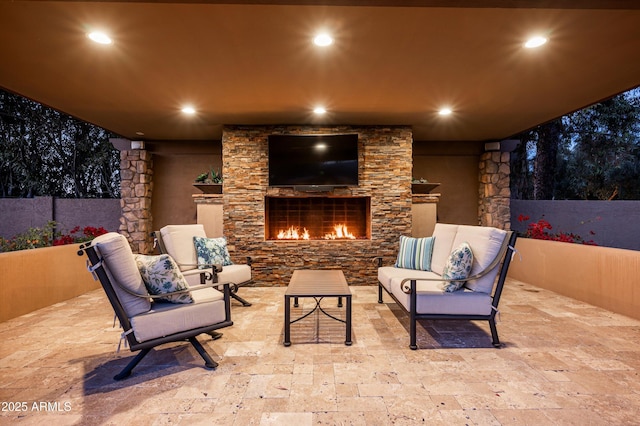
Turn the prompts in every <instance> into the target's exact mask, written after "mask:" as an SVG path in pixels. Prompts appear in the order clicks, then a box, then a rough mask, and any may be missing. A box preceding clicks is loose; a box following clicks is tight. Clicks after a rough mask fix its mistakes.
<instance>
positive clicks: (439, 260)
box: [431, 223, 459, 275]
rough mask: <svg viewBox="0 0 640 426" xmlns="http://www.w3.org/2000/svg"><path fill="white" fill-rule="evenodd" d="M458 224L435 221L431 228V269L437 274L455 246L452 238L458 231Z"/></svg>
mask: <svg viewBox="0 0 640 426" xmlns="http://www.w3.org/2000/svg"><path fill="white" fill-rule="evenodd" d="M458 227H459V225H452V224H448V223H436V226H435V228H434V230H433V239H434V241H433V254H432V255H431V270H432V271H433V272H435V273H436V274H438V275H442V272H443V271H444V265H445V264H446V263H447V260H448V259H449V255H450V254H451V252H452V251H453V249H454V248H455V246H454V245H453V240H455V238H456V234H457V233H458Z"/></svg>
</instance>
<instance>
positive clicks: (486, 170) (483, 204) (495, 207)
mask: <svg viewBox="0 0 640 426" xmlns="http://www.w3.org/2000/svg"><path fill="white" fill-rule="evenodd" d="M509 158H510V154H509V153H508V152H497V151H496V152H485V153H484V154H482V155H481V156H480V164H479V166H480V171H479V175H480V176H479V180H480V186H479V194H478V195H479V197H478V200H479V201H478V202H479V207H478V221H479V224H480V225H482V226H494V227H496V228H500V229H507V230H509V229H511V210H510V203H511V190H510V189H509V173H510V171H511V166H510V163H509Z"/></svg>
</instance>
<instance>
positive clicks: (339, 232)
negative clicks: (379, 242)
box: [324, 223, 356, 240]
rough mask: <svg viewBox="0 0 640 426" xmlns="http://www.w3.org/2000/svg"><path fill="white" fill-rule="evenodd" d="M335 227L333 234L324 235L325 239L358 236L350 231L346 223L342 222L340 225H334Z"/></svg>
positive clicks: (354, 237) (353, 238)
mask: <svg viewBox="0 0 640 426" xmlns="http://www.w3.org/2000/svg"><path fill="white" fill-rule="evenodd" d="M333 229H334V232H332V233H331V234H325V235H324V239H325V240H338V239H340V240H342V239H350V240H355V239H356V236H355V235H353V234H352V233H351V232H349V230H348V229H347V225H344V224H342V223H341V224H339V225H334V226H333Z"/></svg>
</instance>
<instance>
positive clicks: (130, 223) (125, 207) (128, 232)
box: [119, 149, 153, 254]
mask: <svg viewBox="0 0 640 426" xmlns="http://www.w3.org/2000/svg"><path fill="white" fill-rule="evenodd" d="M152 175H153V167H152V156H151V153H150V152H148V151H146V150H143V149H133V150H127V151H121V152H120V192H121V199H120V206H121V207H122V216H121V217H120V229H119V231H120V233H121V234H122V235H124V236H125V237H126V238H127V240H128V241H129V244H130V245H131V249H132V250H133V252H134V253H143V254H148V253H152V252H153V241H152V238H151V235H150V234H151V231H152V217H151V190H152V188H153V179H152Z"/></svg>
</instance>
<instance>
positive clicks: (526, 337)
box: [0, 280, 640, 426]
mask: <svg viewBox="0 0 640 426" xmlns="http://www.w3.org/2000/svg"><path fill="white" fill-rule="evenodd" d="M352 290H353V293H354V298H353V304H354V309H353V323H354V327H353V337H354V343H353V346H350V347H347V346H345V345H344V328H343V326H342V325H341V324H340V323H338V322H335V321H332V320H329V319H327V318H325V317H317V316H315V314H314V315H311V316H309V317H308V318H307V319H306V320H304V321H301V322H299V323H296V325H295V326H294V327H293V328H292V342H293V345H292V346H291V347H288V348H285V347H284V346H282V337H283V305H282V303H283V294H284V288H260V287H255V288H243V289H241V293H242V295H243V296H244V297H246V298H247V299H248V300H250V301H252V302H253V306H252V307H250V308H243V307H241V306H240V305H239V304H235V303H234V306H233V310H232V315H233V320H234V321H235V324H234V326H233V327H230V328H226V329H224V330H223V331H224V337H223V338H222V339H220V340H216V341H211V340H210V339H209V338H205V337H204V336H203V338H202V339H201V341H203V342H204V344H205V347H206V348H207V349H208V350H209V352H210V353H211V355H212V356H213V357H214V359H216V360H218V361H219V362H220V366H219V367H218V369H217V370H215V371H209V370H205V369H204V368H203V367H202V365H203V363H202V359H201V358H200V357H199V356H198V354H197V353H196V352H195V350H194V349H192V348H191V346H190V345H188V344H173V345H167V346H164V347H161V348H160V349H159V350H158V351H156V352H152V353H151V354H150V355H149V356H147V358H145V359H144V360H143V361H142V363H141V364H140V365H139V366H138V367H137V368H136V369H135V370H134V375H133V376H132V377H130V378H129V379H127V380H125V381H121V382H115V381H113V380H112V376H113V375H114V374H115V373H116V372H118V371H119V370H120V369H121V368H122V367H123V365H124V364H125V363H126V362H127V359H128V358H130V357H131V356H132V355H131V352H130V351H129V350H128V349H127V350H122V351H121V352H120V353H119V354H116V353H115V350H116V346H117V342H118V339H119V332H118V329H117V328H112V324H113V316H112V313H111V310H110V307H109V305H108V303H107V302H106V299H105V298H104V296H103V294H102V292H101V290H98V291H94V292H91V293H89V294H86V295H84V296H81V297H78V298H76V299H73V300H70V301H68V302H65V303H60V304H57V305H55V306H51V307H49V308H46V309H42V310H40V311H37V312H35V313H33V314H29V315H25V316H23V317H20V318H17V319H14V320H10V321H7V322H4V323H2V324H0V342H1V343H0V374H1V376H0V394H1V398H0V400H1V401H2V411H1V412H0V423H1V424H14V423H15V424H25V425H34V424H36V425H44V424H46V425H59V424H61V425H72V424H73V425H108V424H113V425H121V424H124V425H128V424H135V425H147V424H148V425H166V424H180V425H194V424H203V425H295V426H300V425H312V424H313V425H319V424H325V425H419V424H436V425H440V424H442V425H467V424H482V425H484V424H487V425H521V424H522V425H524V424H529V425H624V424H627V425H632V424H639V423H640V377H639V374H638V373H639V371H640V321H636V320H632V319H630V318H627V317H624V316H621V315H617V314H613V313H611V312H608V311H605V310H602V309H599V308H596V307H593V306H590V305H587V304H584V303H580V302H577V301H575V300H572V299H569V298H566V297H562V296H559V295H556V294H554V293H552V292H549V291H546V290H541V289H538V288H536V287H533V286H530V285H527V284H523V283H521V282H518V281H514V280H510V281H508V283H507V285H506V287H505V292H504V295H503V300H502V302H501V311H502V314H501V317H502V318H501V321H500V322H499V323H498V331H499V333H500V337H501V340H502V342H503V343H504V347H503V348H501V349H494V348H493V347H492V346H491V344H490V337H489V330H488V326H487V324H486V323H470V322H455V323H446V322H437V323H434V322H426V321H425V322H423V323H422V326H421V327H420V346H421V349H420V350H417V351H412V350H410V349H409V348H408V336H407V332H406V329H405V327H406V323H407V321H406V316H405V315H404V314H403V313H402V312H400V311H399V310H398V309H397V306H396V305H395V304H393V303H392V301H391V299H390V298H389V296H388V295H385V303H384V304H378V303H377V293H376V287H374V286H371V287H352ZM305 300H308V299H305ZM311 306H312V305H311V304H310V302H306V303H305V304H304V305H303V307H302V311H305V310H307V309H309V308H310V307H311ZM323 306H326V307H327V309H329V310H331V312H332V313H336V314H338V315H341V314H342V312H341V311H338V308H337V307H336V306H335V304H334V302H333V301H330V300H327V301H324V302H323ZM22 403H24V404H22ZM43 403H44V404H43ZM18 409H23V411H17V410H18Z"/></svg>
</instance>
